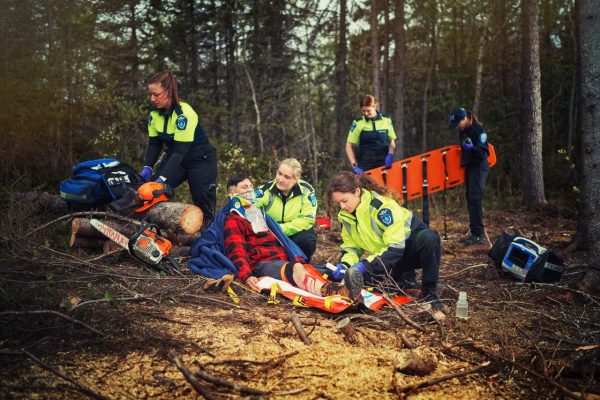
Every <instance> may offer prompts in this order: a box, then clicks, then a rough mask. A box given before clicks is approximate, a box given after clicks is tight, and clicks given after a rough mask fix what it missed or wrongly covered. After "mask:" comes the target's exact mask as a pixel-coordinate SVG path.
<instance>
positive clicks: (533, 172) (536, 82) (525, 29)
mask: <svg viewBox="0 0 600 400" xmlns="http://www.w3.org/2000/svg"><path fill="white" fill-rule="evenodd" d="M521 18H522V38H521V40H522V61H521V62H522V64H521V72H522V82H523V84H522V85H521V87H522V91H523V92H522V99H521V103H522V111H521V112H522V128H523V160H522V162H523V165H522V168H523V204H528V205H534V206H540V205H543V204H545V203H546V195H545V194H544V171H543V163H542V96H541V82H540V81H541V79H540V75H541V72H540V38H539V5H538V0H523V1H522V3H521Z"/></svg>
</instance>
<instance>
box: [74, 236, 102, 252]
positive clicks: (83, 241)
mask: <svg viewBox="0 0 600 400" xmlns="http://www.w3.org/2000/svg"><path fill="white" fill-rule="evenodd" d="M104 242H105V239H102V238H99V237H89V236H82V235H71V240H70V241H69V246H70V247H77V248H80V249H101V248H102V246H103V245H104Z"/></svg>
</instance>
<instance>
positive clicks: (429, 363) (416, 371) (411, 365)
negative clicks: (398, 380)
mask: <svg viewBox="0 0 600 400" xmlns="http://www.w3.org/2000/svg"><path fill="white" fill-rule="evenodd" d="M436 367H437V358H436V356H435V355H433V354H424V353H421V352H419V351H418V350H402V351H400V352H398V354H397V355H396V370H397V371H400V372H402V373H403V374H407V375H418V376H425V375H428V374H430V373H432V372H433V371H434V370H435V368H436Z"/></svg>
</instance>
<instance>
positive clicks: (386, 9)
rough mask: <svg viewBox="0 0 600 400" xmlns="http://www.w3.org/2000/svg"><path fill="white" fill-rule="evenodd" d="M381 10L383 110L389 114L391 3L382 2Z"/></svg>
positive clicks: (381, 101)
mask: <svg viewBox="0 0 600 400" xmlns="http://www.w3.org/2000/svg"><path fill="white" fill-rule="evenodd" d="M380 1H381V3H382V4H381V6H382V7H381V8H382V9H383V17H384V22H383V32H384V34H383V74H382V77H381V87H382V89H381V100H380V102H379V103H380V104H381V106H380V107H381V110H385V111H386V112H389V111H388V110H389V106H388V105H389V99H390V96H389V94H390V89H389V87H390V85H389V77H390V33H389V32H390V2H389V0H380Z"/></svg>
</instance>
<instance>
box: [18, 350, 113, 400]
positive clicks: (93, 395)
mask: <svg viewBox="0 0 600 400" xmlns="http://www.w3.org/2000/svg"><path fill="white" fill-rule="evenodd" d="M21 352H22V353H23V354H25V355H26V356H27V357H29V359H30V360H32V361H33V362H35V363H36V364H38V365H39V366H40V367H42V368H44V369H45V370H47V371H50V372H52V373H53V374H55V375H57V376H59V377H61V378H62V379H64V380H65V381H67V382H69V383H72V384H73V385H75V387H77V390H78V391H79V392H81V393H83V394H85V395H86V396H89V397H91V398H92V399H98V400H107V399H108V398H107V397H104V396H102V395H101V394H98V393H96V392H94V391H93V390H91V389H88V388H86V387H85V386H83V385H82V384H81V383H79V382H78V381H76V380H75V379H73V378H70V377H68V376H66V375H64V374H62V373H61V372H59V371H58V370H57V369H56V368H54V367H51V366H50V365H48V364H46V363H45V362H43V361H42V360H40V359H39V358H37V357H36V356H34V355H33V354H31V353H30V352H29V351H27V350H25V349H21Z"/></svg>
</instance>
